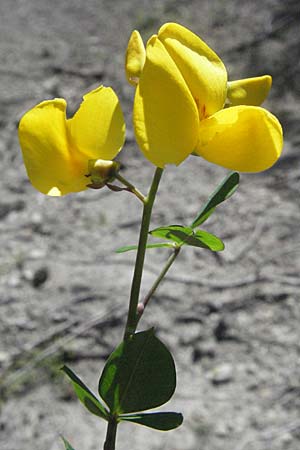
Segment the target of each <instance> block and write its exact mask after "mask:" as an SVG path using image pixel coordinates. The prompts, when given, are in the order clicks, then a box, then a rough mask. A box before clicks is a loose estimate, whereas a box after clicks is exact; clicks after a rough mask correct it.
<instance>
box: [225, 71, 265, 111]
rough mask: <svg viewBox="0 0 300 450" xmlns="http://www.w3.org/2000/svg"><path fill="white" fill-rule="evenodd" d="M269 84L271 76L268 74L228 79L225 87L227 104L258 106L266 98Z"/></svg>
mask: <svg viewBox="0 0 300 450" xmlns="http://www.w3.org/2000/svg"><path fill="white" fill-rule="evenodd" d="M271 86H272V77H271V76H270V75H263V76H261V77H254V78H244V79H243V80H236V81H230V82H229V83H228V89H227V99H228V101H229V105H230V106H236V105H253V106H260V105H261V104H262V103H263V102H264V101H265V99H266V98H267V96H268V94H269V91H270V89H271Z"/></svg>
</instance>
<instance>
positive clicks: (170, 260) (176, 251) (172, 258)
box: [137, 246, 181, 323]
mask: <svg viewBox="0 0 300 450" xmlns="http://www.w3.org/2000/svg"><path fill="white" fill-rule="evenodd" d="M180 249H181V246H180V247H175V249H174V251H173V253H172V254H171V255H170V256H169V258H168V260H167V262H166V264H165V266H164V267H163V269H162V271H161V272H160V274H159V275H158V277H157V278H156V280H155V282H154V283H153V285H152V287H151V289H150V290H149V292H148V294H147V295H146V296H145V297H144V299H143V301H142V308H141V309H140V310H139V316H138V318H137V323H138V322H139V320H140V318H141V317H142V315H143V313H144V311H145V308H146V306H147V305H148V303H149V301H150V299H151V297H152V296H153V295H154V293H155V292H156V289H157V288H158V286H159V285H160V283H161V281H162V280H163V278H164V277H165V275H166V273H167V272H168V270H169V269H170V267H171V266H172V264H173V262H174V261H175V259H176V258H177V256H178V255H179V252H180Z"/></svg>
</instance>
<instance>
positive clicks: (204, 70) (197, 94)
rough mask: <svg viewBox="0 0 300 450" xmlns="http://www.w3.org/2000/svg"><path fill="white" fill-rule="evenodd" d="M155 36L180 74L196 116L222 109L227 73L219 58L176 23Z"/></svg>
mask: <svg viewBox="0 0 300 450" xmlns="http://www.w3.org/2000/svg"><path fill="white" fill-rule="evenodd" d="M158 37H159V39H160V41H161V42H162V43H163V44H164V46H165V48H166V49H167V51H168V53H169V54H170V56H171V57H172V59H173V60H174V61H175V63H176V65H177V67H178V68H179V70H180V72H181V73H182V75H183V77H184V79H185V81H186V83H187V85H188V87H189V89H190V90H191V93H192V96H193V97H194V99H195V101H196V103H197V105H198V110H199V115H200V119H203V118H205V117H208V116H210V115H212V114H214V113H215V112H216V111H218V110H220V109H222V108H223V106H224V103H225V100H226V91H227V72H226V68H225V66H224V64H223V62H222V61H221V59H220V58H219V57H218V55H216V53H215V52H214V51H213V50H212V49H211V48H210V47H208V45H206V44H205V42H203V41H202V40H201V39H200V38H199V37H198V36H197V35H196V34H194V33H192V32H191V31H190V30H188V29H187V28H185V27H183V26H182V25H179V24H176V23H167V24H165V25H163V26H162V27H161V28H160V30H159V32H158Z"/></svg>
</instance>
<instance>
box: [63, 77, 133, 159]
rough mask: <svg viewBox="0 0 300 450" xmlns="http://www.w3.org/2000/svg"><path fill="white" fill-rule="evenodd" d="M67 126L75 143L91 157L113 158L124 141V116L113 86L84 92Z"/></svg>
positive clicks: (74, 144)
mask: <svg viewBox="0 0 300 450" xmlns="http://www.w3.org/2000/svg"><path fill="white" fill-rule="evenodd" d="M67 127H68V133H69V138H70V141H71V143H72V145H73V146H74V147H75V148H77V150H78V151H79V152H81V153H82V154H83V155H85V157H86V158H87V159H108V160H110V159H113V158H114V157H115V156H116V155H117V154H118V153H119V151H120V150H121V148H122V147H123V144H124V140H125V122H124V117H123V113H122V110H121V106H120V103H119V100H118V97H117V96H116V94H115V93H114V91H113V90H112V89H111V88H105V87H103V86H100V87H99V88H97V89H95V90H93V91H91V92H89V93H88V94H86V95H84V97H83V102H82V103H81V105H80V107H79V109H78V111H77V112H76V113H75V115H74V116H73V117H72V118H71V119H69V120H68V121H67Z"/></svg>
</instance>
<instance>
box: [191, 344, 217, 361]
mask: <svg viewBox="0 0 300 450" xmlns="http://www.w3.org/2000/svg"><path fill="white" fill-rule="evenodd" d="M215 356H216V347H215V344H214V343H213V342H206V343H202V344H201V345H198V346H197V347H195V348H194V349H193V353H192V359H193V362H197V361H199V360H201V359H202V358H210V359H213V358H214V357H215Z"/></svg>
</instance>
